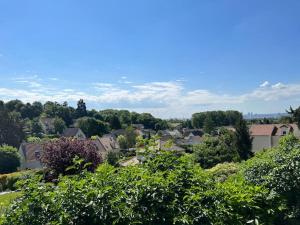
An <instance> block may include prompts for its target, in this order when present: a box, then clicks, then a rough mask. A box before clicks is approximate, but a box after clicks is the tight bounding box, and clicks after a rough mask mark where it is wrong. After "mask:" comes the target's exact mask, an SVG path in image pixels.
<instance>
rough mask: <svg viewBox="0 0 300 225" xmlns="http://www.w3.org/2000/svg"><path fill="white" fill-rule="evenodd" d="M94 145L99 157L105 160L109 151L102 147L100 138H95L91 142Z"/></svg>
mask: <svg viewBox="0 0 300 225" xmlns="http://www.w3.org/2000/svg"><path fill="white" fill-rule="evenodd" d="M92 142H93V143H94V145H95V146H96V147H97V151H98V153H99V154H100V155H101V157H102V159H106V157H107V154H108V152H109V151H110V149H108V148H106V147H105V146H104V143H102V142H101V138H99V137H96V139H94V140H92Z"/></svg>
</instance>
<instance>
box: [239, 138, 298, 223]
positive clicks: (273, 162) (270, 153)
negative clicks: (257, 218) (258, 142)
mask: <svg viewBox="0 0 300 225" xmlns="http://www.w3.org/2000/svg"><path fill="white" fill-rule="evenodd" d="M242 173H243V175H244V176H245V179H246V180H247V181H249V182H250V183H253V184H256V185H263V186H264V187H266V188H267V189H268V190H269V192H270V198H274V199H276V200H277V207H278V208H279V209H280V213H278V214H277V215H278V216H277V217H278V218H277V221H278V222H277V223H276V224H299V223H300V142H299V140H298V139H296V138H295V137H294V136H292V135H288V136H286V137H283V138H282V139H281V140H280V143H279V146H278V147H277V148H273V149H269V150H266V151H264V152H261V153H259V154H257V155H256V156H255V157H254V158H253V159H250V160H248V161H246V162H245V164H244V165H243V167H242Z"/></svg>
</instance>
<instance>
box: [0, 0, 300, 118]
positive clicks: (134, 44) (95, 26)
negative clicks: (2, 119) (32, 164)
mask: <svg viewBox="0 0 300 225" xmlns="http://www.w3.org/2000/svg"><path fill="white" fill-rule="evenodd" d="M299 10H300V1H299V0H285V1H282V0H264V1H261V0H244V1H241V0H163V1H162V0H126V1H124V0H109V1H108V0H106V1H103V0H85V1H79V0H44V1H40V0H26V1H17V0H0V99H2V100H4V101H8V100H11V99H20V100H22V101H24V102H33V101H42V102H45V101H57V102H64V101H68V102H69V103H70V105H73V106H75V105H76V101H78V100H79V99H80V98H82V99H84V100H85V102H86V104H87V107H88V108H90V109H91V108H95V109H98V110H101V109H106V108H116V109H128V110H130V111H137V112H150V113H152V114H153V115H155V116H158V117H162V118H175V117H176V118H188V117H190V116H191V114H192V113H194V112H200V111H207V110H217V109H220V110H227V109H234V110H239V111H241V112H243V113H248V112H254V113H275V112H284V111H285V109H287V108H289V106H290V105H291V106H293V107H298V106H299V105H300V13H299Z"/></svg>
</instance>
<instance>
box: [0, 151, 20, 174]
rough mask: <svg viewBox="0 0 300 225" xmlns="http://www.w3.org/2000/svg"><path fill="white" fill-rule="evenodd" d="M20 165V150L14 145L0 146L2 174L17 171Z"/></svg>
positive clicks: (0, 170)
mask: <svg viewBox="0 0 300 225" xmlns="http://www.w3.org/2000/svg"><path fill="white" fill-rule="evenodd" d="M19 166H20V155H19V153H18V150H17V149H16V148H14V147H12V146H8V145H3V146H0V174H1V173H12V172H15V171H17V168H18V167H19Z"/></svg>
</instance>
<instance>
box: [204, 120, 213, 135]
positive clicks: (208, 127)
mask: <svg viewBox="0 0 300 225" xmlns="http://www.w3.org/2000/svg"><path fill="white" fill-rule="evenodd" d="M203 130H204V132H205V133H207V134H214V133H215V130H216V125H215V122H214V121H213V119H212V117H211V116H207V117H206V118H205V120H204V125H203Z"/></svg>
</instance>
